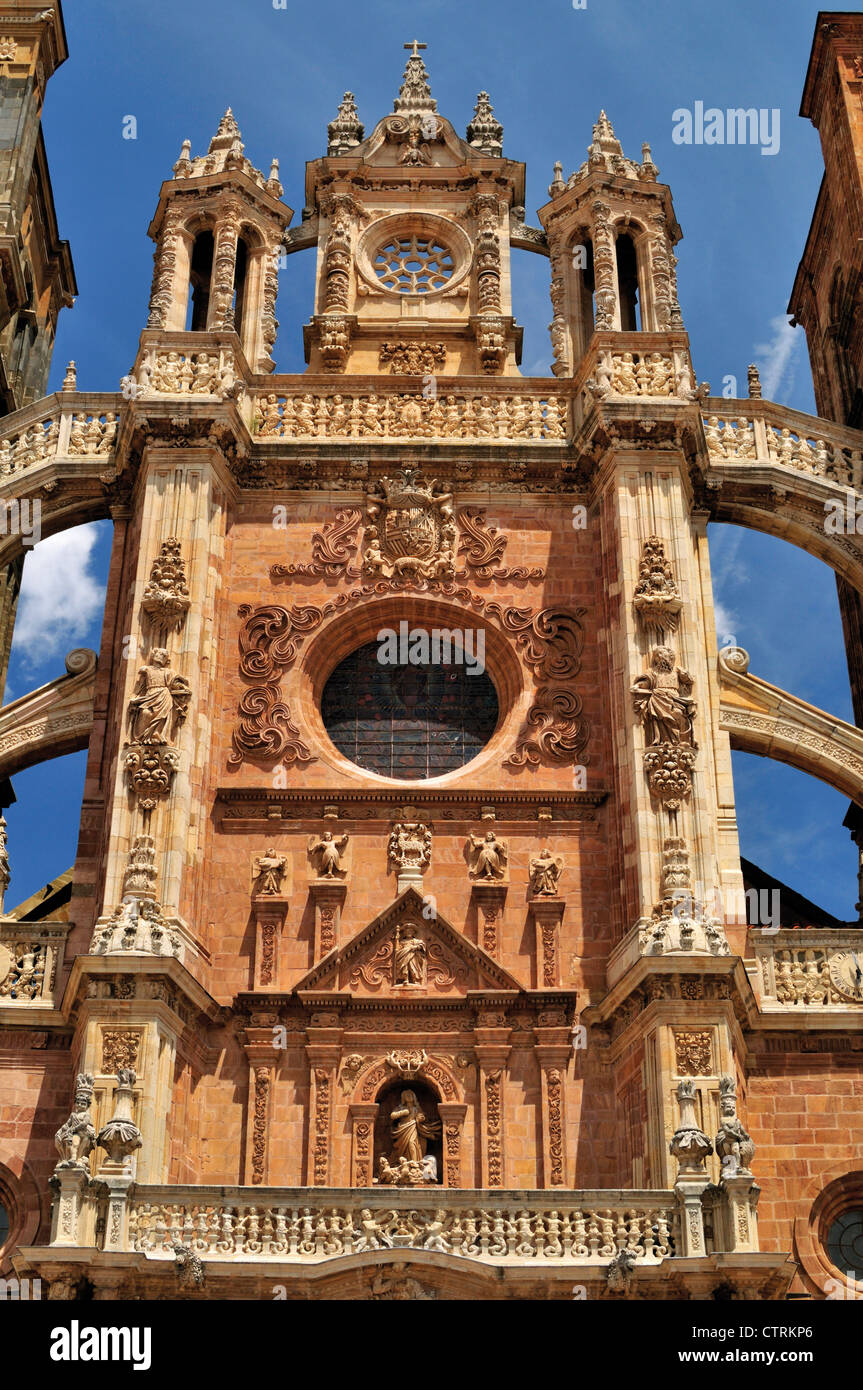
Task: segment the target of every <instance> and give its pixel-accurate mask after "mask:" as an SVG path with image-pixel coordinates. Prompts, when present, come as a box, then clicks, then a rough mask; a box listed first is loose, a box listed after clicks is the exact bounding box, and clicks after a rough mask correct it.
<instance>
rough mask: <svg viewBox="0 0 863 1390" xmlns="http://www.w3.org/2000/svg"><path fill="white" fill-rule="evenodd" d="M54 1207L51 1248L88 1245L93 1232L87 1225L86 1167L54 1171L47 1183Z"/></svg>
mask: <svg viewBox="0 0 863 1390" xmlns="http://www.w3.org/2000/svg"><path fill="white" fill-rule="evenodd" d="M51 1186H52V1187H53V1188H54V1192H55V1197H54V1205H53V1207H52V1210H51V1244H52V1245H68V1246H76V1245H89V1244H90V1243H91V1242H92V1239H93V1232H92V1231H90V1230H89V1229H87V1228H88V1227H89V1226H90V1224H91V1223H90V1221H89V1220H88V1219H87V1218H88V1216H89V1215H90V1200H89V1198H90V1168H89V1165H87V1166H85V1165H77V1164H76V1165H75V1166H74V1167H68V1168H58V1169H56V1170H55V1173H54V1176H53V1178H52V1179H51Z"/></svg>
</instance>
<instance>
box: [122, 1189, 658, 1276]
mask: <svg viewBox="0 0 863 1390" xmlns="http://www.w3.org/2000/svg"><path fill="white" fill-rule="evenodd" d="M676 1211H677V1207H676V1199H675V1194H674V1193H673V1192H665V1191H656V1192H650V1191H625V1190H616V1191H595V1192H567V1193H562V1192H555V1193H554V1194H552V1193H551V1192H531V1193H529V1194H528V1193H524V1192H510V1193H506V1192H501V1193H499V1194H495V1195H494V1196H493V1197H492V1195H491V1194H490V1193H488V1192H472V1191H464V1192H454V1191H452V1190H450V1189H441V1188H409V1189H404V1188H403V1189H397V1188H389V1189H381V1188H365V1189H362V1188H360V1189H357V1190H355V1191H350V1192H345V1191H344V1190H333V1191H330V1192H327V1191H324V1190H322V1189H310V1188H300V1189H296V1188H294V1189H283V1190H278V1189H273V1190H271V1191H270V1192H269V1193H268V1194H267V1196H266V1199H264V1194H262V1193H261V1191H260V1189H250V1188H241V1187H238V1188H194V1189H188V1188H186V1189H183V1188H172V1187H158V1188H156V1187H135V1188H134V1189H133V1191H132V1192H131V1193H130V1199H129V1222H128V1248H129V1249H130V1250H134V1251H143V1252H145V1253H147V1254H149V1255H160V1254H163V1255H165V1256H169V1255H172V1247H173V1245H174V1244H181V1245H186V1246H188V1247H189V1248H190V1249H192V1250H193V1251H195V1253H196V1254H198V1255H199V1256H201V1257H202V1258H204V1259H207V1258H208V1257H209V1258H211V1259H218V1260H232V1259H233V1260H249V1259H254V1260H256V1261H257V1260H267V1259H273V1260H280V1261H284V1260H287V1261H290V1260H292V1259H295V1260H298V1261H302V1262H304V1263H308V1262H309V1261H310V1260H311V1261H314V1260H316V1259H318V1260H325V1259H331V1258H333V1257H334V1256H339V1255H354V1254H363V1253H365V1252H368V1251H371V1250H378V1249H381V1250H384V1249H386V1250H399V1249H405V1250H408V1249H414V1250H432V1251H438V1252H440V1253H443V1254H452V1255H462V1256H465V1257H466V1258H469V1259H474V1260H478V1261H481V1262H493V1263H495V1264H499V1263H504V1264H506V1263H515V1264H528V1265H530V1264H531V1263H533V1262H535V1261H539V1262H543V1263H545V1262H547V1261H555V1262H560V1263H564V1264H571V1265H580V1264H591V1263H596V1264H607V1263H608V1262H609V1260H611V1259H613V1258H614V1257H615V1256H616V1255H618V1254H619V1252H620V1251H621V1250H630V1251H632V1252H633V1253H634V1255H635V1258H636V1261H637V1262H638V1263H645V1264H655V1263H657V1262H658V1261H660V1260H663V1259H666V1258H667V1257H669V1256H671V1255H673V1254H674V1237H673V1230H674V1225H675V1220H676Z"/></svg>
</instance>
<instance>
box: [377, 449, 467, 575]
mask: <svg viewBox="0 0 863 1390" xmlns="http://www.w3.org/2000/svg"><path fill="white" fill-rule="evenodd" d="M377 487H378V490H377V491H375V492H371V491H370V492H369V494H368V498H367V503H366V506H367V513H368V524H367V526H366V532H365V556H364V561H363V567H364V569H365V570H366V572H367V573H369V574H373V575H375V576H377V577H379V578H382V579H393V578H401V577H403V576H408V575H409V576H411V577H412V578H420V579H443V580H450V579H452V578H453V576H454V574H455V548H456V524H455V520H454V518H453V508H452V493H451V492H446V491H443V490H441V488H442V485H441V484H439V483H438V480H437V479H436V478H433V479H432V481H431V482H429V483H427V482H426V481H425V480H424V479H423V478H422V476H421V474H419V473H418V472H417V471H416V470H415V469H413V468H405V469H402V471H401V472H400V473H399V474H398V476H397V477H395V478H381V480H380V482H379V484H378V485H377Z"/></svg>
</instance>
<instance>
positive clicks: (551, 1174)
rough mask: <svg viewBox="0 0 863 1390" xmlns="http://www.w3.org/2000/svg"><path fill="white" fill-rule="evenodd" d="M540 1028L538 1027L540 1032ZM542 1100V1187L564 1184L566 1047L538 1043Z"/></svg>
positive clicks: (562, 1185)
mask: <svg viewBox="0 0 863 1390" xmlns="http://www.w3.org/2000/svg"><path fill="white" fill-rule="evenodd" d="M541 1031H542V1030H541V1029H537V1036H539V1034H540V1032H541ZM536 1054H537V1057H538V1059H539V1064H540V1081H541V1104H542V1172H543V1186H544V1187H566V1185H567V1182H566V1168H567V1145H566V1097H565V1083H566V1067H567V1064H568V1062H569V1055H570V1054H569V1048H568V1047H567V1048H562V1047H560V1046H548V1045H543V1044H538V1045H537V1047H536Z"/></svg>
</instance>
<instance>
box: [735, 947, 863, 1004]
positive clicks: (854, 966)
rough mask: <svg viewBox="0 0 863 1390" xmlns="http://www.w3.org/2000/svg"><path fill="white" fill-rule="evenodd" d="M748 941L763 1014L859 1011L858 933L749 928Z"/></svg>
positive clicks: (862, 993) (862, 952)
mask: <svg viewBox="0 0 863 1390" xmlns="http://www.w3.org/2000/svg"><path fill="white" fill-rule="evenodd" d="M749 942H750V950H751V952H752V955H753V956H754V959H755V970H754V976H755V978H754V980H753V983H754V985H755V989H756V992H757V993H758V995H759V996H760V1003H761V1008H762V1009H763V1010H764V1012H765V1013H774V1012H777V1011H779V1010H782V1011H785V1010H788V1009H793V1010H795V1011H797V1012H799V1011H801V1010H804V1009H819V1010H820V1009H824V1010H829V1011H833V1012H835V1011H838V1010H845V1009H861V1008H863V929H856V928H854V927H848V928H847V929H846V930H844V931H843V930H838V929H836V928H820V929H819V928H810V929H809V930H802V929H797V930H791V929H783V930H781V931H778V932H772V931H770V930H765V929H759V928H752V929H751V930H750V935H749ZM858 970H859V971H860V975H859V977H858V974H857V972H858Z"/></svg>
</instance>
